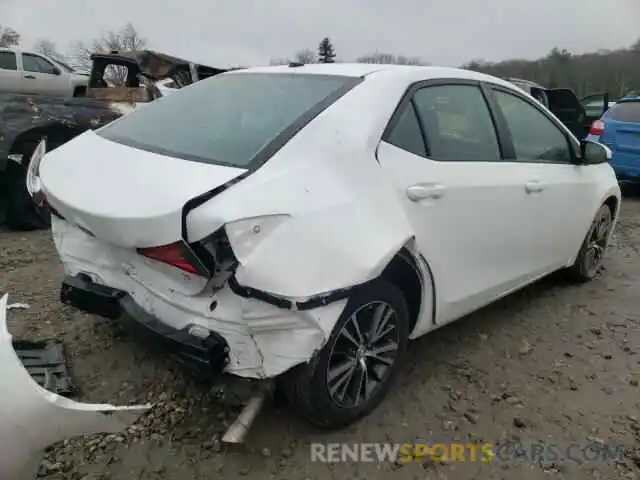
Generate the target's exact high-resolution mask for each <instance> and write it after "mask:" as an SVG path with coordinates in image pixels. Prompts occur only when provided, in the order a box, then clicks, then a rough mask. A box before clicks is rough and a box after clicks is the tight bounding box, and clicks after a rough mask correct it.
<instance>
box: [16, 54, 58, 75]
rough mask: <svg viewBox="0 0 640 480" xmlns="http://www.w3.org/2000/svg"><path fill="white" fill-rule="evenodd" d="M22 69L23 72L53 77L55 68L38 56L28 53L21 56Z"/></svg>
mask: <svg viewBox="0 0 640 480" xmlns="http://www.w3.org/2000/svg"><path fill="white" fill-rule="evenodd" d="M22 68H23V70H24V71H25V72H34V73H47V74H49V75H53V74H54V73H55V66H54V65H53V63H51V62H49V61H48V60H45V59H44V58H42V57H41V56H39V55H32V54H30V53H23V54H22Z"/></svg>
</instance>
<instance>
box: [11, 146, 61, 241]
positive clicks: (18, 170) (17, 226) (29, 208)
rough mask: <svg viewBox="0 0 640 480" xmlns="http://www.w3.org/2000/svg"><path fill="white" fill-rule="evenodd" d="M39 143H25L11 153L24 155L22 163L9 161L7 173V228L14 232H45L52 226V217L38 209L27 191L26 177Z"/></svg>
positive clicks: (46, 210) (44, 209) (47, 212)
mask: <svg viewBox="0 0 640 480" xmlns="http://www.w3.org/2000/svg"><path fill="white" fill-rule="evenodd" d="M38 143H39V140H37V141H33V140H32V141H25V142H22V143H20V144H19V145H17V146H16V147H15V148H14V149H13V150H12V152H11V153H17V154H21V155H22V163H21V164H18V163H15V162H13V161H11V160H10V161H9V165H8V167H7V170H6V172H5V175H6V180H5V182H6V183H5V185H6V199H7V219H6V222H7V226H8V227H9V228H12V229H14V230H23V231H28V230H43V229H46V228H49V227H50V226H51V215H50V213H49V210H48V209H47V208H46V207H38V206H37V205H36V204H35V203H34V202H33V201H32V200H31V196H30V195H29V192H28V191H27V185H26V175H27V168H28V167H29V159H30V158H31V155H32V154H33V152H34V150H35V149H36V147H37V146H38Z"/></svg>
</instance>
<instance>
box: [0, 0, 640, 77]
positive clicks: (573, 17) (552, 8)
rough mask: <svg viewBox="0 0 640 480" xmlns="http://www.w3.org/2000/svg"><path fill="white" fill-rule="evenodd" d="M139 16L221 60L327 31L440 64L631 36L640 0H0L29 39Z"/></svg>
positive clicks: (164, 38)
mask: <svg viewBox="0 0 640 480" xmlns="http://www.w3.org/2000/svg"><path fill="white" fill-rule="evenodd" d="M127 22H132V23H133V24H134V26H135V27H136V29H137V30H138V32H139V33H140V35H141V36H143V37H144V38H146V39H147V40H148V46H149V48H152V49H154V50H159V51H162V52H165V53H168V54H172V55H176V56H180V57H183V58H186V59H189V60H192V61H194V62H200V63H207V64H211V65H214V66H220V67H228V66H237V65H243V66H250V65H265V64H268V63H269V61H270V59H272V58H286V57H291V56H293V54H294V53H295V52H296V51H297V50H301V49H304V48H310V49H312V50H314V51H315V50H316V49H317V45H318V43H319V42H320V40H321V39H322V38H323V37H325V36H328V37H330V38H331V40H332V42H333V43H334V46H335V50H336V53H337V58H338V60H340V61H349V60H353V59H355V58H356V57H357V56H359V55H363V54H367V53H371V52H375V51H379V52H384V53H393V54H396V55H406V56H417V57H421V58H422V59H423V60H425V61H427V62H430V63H432V64H436V65H454V66H455V65H460V64H462V63H465V62H468V61H470V60H473V59H483V60H488V61H498V60H504V59H508V58H516V57H517V58H537V57H539V56H542V55H545V54H546V53H547V52H549V50H551V49H552V48H553V47H555V46H557V47H559V48H566V49H568V50H569V51H571V52H574V53H583V52H588V51H595V50H598V49H613V48H619V47H625V46H629V45H631V44H632V43H634V42H635V41H636V40H638V38H639V37H640V29H638V25H639V24H640V0H180V1H175V0H164V1H158V0H0V24H2V26H8V27H11V28H14V29H15V30H18V31H19V32H20V33H21V35H22V38H23V42H22V48H30V47H32V45H33V43H34V42H35V41H36V40H37V39H39V38H48V39H50V40H52V41H54V42H55V43H56V45H57V47H58V49H59V50H61V51H63V52H64V51H65V50H68V47H69V45H70V44H71V42H73V41H77V40H85V41H86V40H91V39H92V38H95V37H97V36H99V35H100V34H101V33H102V32H104V31H107V30H114V29H118V28H120V27H122V26H123V25H124V24H126V23H127Z"/></svg>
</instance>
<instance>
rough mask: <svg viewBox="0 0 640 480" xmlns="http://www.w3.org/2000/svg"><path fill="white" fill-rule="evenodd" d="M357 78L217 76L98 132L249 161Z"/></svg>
mask: <svg viewBox="0 0 640 480" xmlns="http://www.w3.org/2000/svg"><path fill="white" fill-rule="evenodd" d="M359 81H360V79H358V78H354V77H342V76H334V75H308V74H280V73H236V74H222V75H217V76H214V77H212V78H210V79H207V80H202V81H200V82H197V83H195V84H193V85H192V86H189V87H187V88H185V89H183V90H180V91H178V92H176V93H173V94H171V95H168V96H166V97H164V98H162V99H160V100H156V101H154V102H152V103H150V104H148V105H144V106H140V107H138V108H137V109H136V110H135V111H133V112H132V113H130V114H129V115H126V116H125V117H122V118H120V119H119V120H117V121H115V122H114V123H112V124H110V125H107V126H106V127H104V128H102V129H101V130H100V131H99V132H98V134H99V135H101V136H102V137H104V138H106V139H108V140H112V141H115V142H119V143H122V144H125V145H128V146H131V147H134V148H139V149H142V150H146V151H150V152H154V153H159V154H163V155H168V156H172V157H177V158H182V159H185V160H191V161H196V162H203V163H210V164H216V165H229V166H233V167H240V168H251V167H253V166H255V163H253V162H257V163H259V162H261V161H262V160H263V159H261V158H259V157H264V156H265V155H268V154H269V152H270V153H273V152H274V151H275V150H277V149H278V148H279V147H281V146H282V145H283V144H284V143H286V142H287V141H288V140H289V139H290V138H291V137H292V136H293V135H295V134H296V132H297V131H299V129H301V128H302V127H303V126H304V125H306V124H307V123H308V122H309V121H311V120H312V119H313V117H315V116H316V115H317V114H318V113H320V112H321V111H322V110H324V109H325V108H327V107H328V106H329V105H330V104H331V103H333V102H335V101H336V100H337V99H338V98H339V97H340V96H341V95H343V94H344V93H346V92H347V91H348V90H349V89H350V88H352V87H353V86H355V85H356V84H357V83H358V82H359ZM261 154H262V155H261Z"/></svg>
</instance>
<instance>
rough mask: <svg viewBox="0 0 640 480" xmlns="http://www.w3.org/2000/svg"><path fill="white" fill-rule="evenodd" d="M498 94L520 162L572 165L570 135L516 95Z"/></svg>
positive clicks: (497, 91)
mask: <svg viewBox="0 0 640 480" xmlns="http://www.w3.org/2000/svg"><path fill="white" fill-rule="evenodd" d="M494 95H495V98H496V102H497V103H498V107H499V108H500V110H501V111H502V114H503V115H504V118H505V120H506V122H507V127H508V129H509V132H510V133H511V139H512V141H513V147H514V149H515V154H516V160H519V161H523V162H566V163H570V162H571V159H572V153H571V147H570V146H569V141H568V140H567V137H566V135H565V134H564V132H562V130H560V128H558V127H557V126H556V125H555V124H554V123H553V122H552V121H551V120H550V119H549V118H548V117H547V116H546V115H545V114H543V113H542V112H541V111H540V110H538V109H537V108H535V107H534V106H533V105H531V104H530V103H529V102H526V101H525V100H523V99H521V98H519V97H517V96H516V95H512V94H510V93H506V92H503V91H501V90H494Z"/></svg>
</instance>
